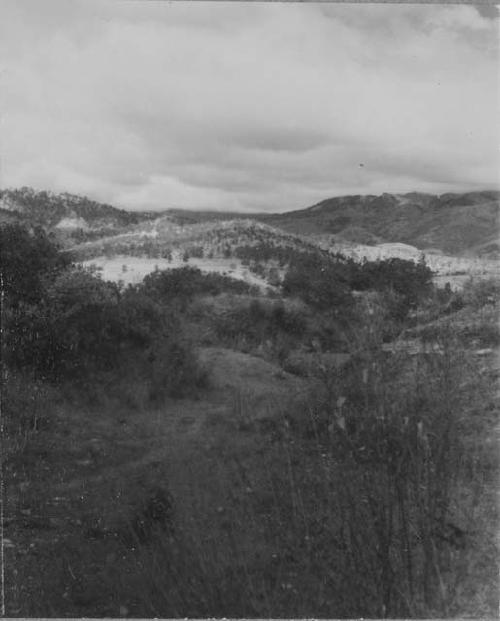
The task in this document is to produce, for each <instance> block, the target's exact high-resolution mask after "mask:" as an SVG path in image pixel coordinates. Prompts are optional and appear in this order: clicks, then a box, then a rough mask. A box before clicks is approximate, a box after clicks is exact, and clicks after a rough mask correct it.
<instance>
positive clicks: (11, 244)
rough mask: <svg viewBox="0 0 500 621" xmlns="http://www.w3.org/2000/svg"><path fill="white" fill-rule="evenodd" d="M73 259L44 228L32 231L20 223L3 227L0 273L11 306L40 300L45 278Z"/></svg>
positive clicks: (0, 240) (1, 231) (1, 229)
mask: <svg viewBox="0 0 500 621" xmlns="http://www.w3.org/2000/svg"><path fill="white" fill-rule="evenodd" d="M70 262H71V259H70V257H69V255H67V254H63V253H60V252H59V248H58V247H57V245H56V244H55V243H54V242H53V240H51V239H50V238H49V237H48V236H47V235H46V233H45V232H44V231H43V229H41V228H35V229H34V230H33V231H29V230H28V229H26V228H25V227H23V226H21V225H18V224H8V225H5V226H2V227H0V272H1V275H2V287H3V292H4V294H5V296H6V298H7V299H6V303H7V304H8V305H10V306H17V305H19V304H20V303H33V302H37V301H38V300H39V299H40V297H41V295H42V291H43V287H44V281H46V280H47V279H49V278H51V277H54V276H55V275H56V274H57V273H59V272H60V271H61V270H63V269H64V268H65V267H67V266H68V265H69V264H70Z"/></svg>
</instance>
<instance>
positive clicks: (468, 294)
mask: <svg viewBox="0 0 500 621" xmlns="http://www.w3.org/2000/svg"><path fill="white" fill-rule="evenodd" d="M462 299H463V301H464V304H468V305H470V306H472V307H473V308H476V309H478V308H481V307H483V306H485V305H487V304H491V305H495V304H497V303H498V302H499V300H500V280H499V279H497V278H488V279H485V280H477V281H474V280H473V279H472V278H470V279H469V280H467V281H466V282H465V283H464V287H463V291H462Z"/></svg>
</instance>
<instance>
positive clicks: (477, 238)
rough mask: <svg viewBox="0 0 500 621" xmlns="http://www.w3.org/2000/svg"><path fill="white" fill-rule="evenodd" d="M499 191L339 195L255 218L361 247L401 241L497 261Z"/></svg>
mask: <svg viewBox="0 0 500 621" xmlns="http://www.w3.org/2000/svg"><path fill="white" fill-rule="evenodd" d="M499 199H500V192H494V191H483V192H468V193H463V194H451V193H449V194H442V195H440V196H436V195H432V194H423V193H418V192H411V193H409V194H382V195H381V196H373V195H367V196H360V195H356V196H341V197H336V198H329V199H326V200H324V201H321V202H320V203H318V204H316V205H313V206H312V207H308V208H307V209H300V210H298V211H290V212H286V213H283V214H271V215H268V216H259V219H260V220H262V221H264V222H266V223H267V224H270V225H272V226H275V227H279V228H280V229H283V230H285V231H289V232H291V233H300V234H302V235H312V236H317V235H325V234H330V235H334V236H336V237H338V239H339V241H351V242H354V243H361V244H369V245H373V244H380V243H394V242H399V243H404V244H408V245H411V246H415V247H416V248H419V249H420V250H425V251H429V250H432V249H434V250H439V251H441V252H443V253H445V254H451V255H460V256H484V257H490V258H494V257H498V256H499V254H500V245H499Z"/></svg>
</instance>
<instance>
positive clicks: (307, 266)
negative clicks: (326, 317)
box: [283, 254, 353, 312]
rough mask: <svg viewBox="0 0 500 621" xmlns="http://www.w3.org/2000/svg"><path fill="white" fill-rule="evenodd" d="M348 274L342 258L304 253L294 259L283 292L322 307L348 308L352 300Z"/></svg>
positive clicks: (342, 309)
mask: <svg viewBox="0 0 500 621" xmlns="http://www.w3.org/2000/svg"><path fill="white" fill-rule="evenodd" d="M348 275H349V270H348V267H347V265H346V263H344V262H343V261H340V260H326V259H324V258H323V257H321V256H319V255H314V254H305V255H303V256H302V257H301V258H300V260H295V261H293V262H292V264H291V266H290V268H289V270H288V271H287V273H286V275H285V278H284V281H283V292H284V293H285V295H288V296H296V297H299V298H301V299H302V300H304V302H306V303H307V304H309V305H311V306H312V307H313V308H316V309H319V310H332V311H333V312H341V311H347V310H348V309H349V308H350V307H351V306H352V304H353V299H352V296H351V293H350V290H349V279H348Z"/></svg>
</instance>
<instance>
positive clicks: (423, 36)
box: [0, 0, 499, 211]
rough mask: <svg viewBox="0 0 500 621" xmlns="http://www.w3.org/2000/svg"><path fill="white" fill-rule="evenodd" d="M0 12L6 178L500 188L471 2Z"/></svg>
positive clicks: (100, 184)
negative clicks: (446, 4) (456, 3)
mask: <svg viewBox="0 0 500 621" xmlns="http://www.w3.org/2000/svg"><path fill="white" fill-rule="evenodd" d="M0 11H1V13H2V15H1V17H2V19H1V25H0V52H1V56H0V57H1V58H2V59H3V60H2V69H3V73H2V78H1V79H2V91H3V93H4V94H3V97H2V100H1V102H0V103H1V106H2V130H1V131H2V134H1V138H2V144H3V147H2V180H1V185H3V186H17V185H33V186H36V187H40V188H46V189H52V190H55V191H70V192H81V193H85V194H89V195H91V196H94V197H95V198H97V199H101V200H105V201H109V202H112V203H116V204H117V205H120V206H124V207H126V208H130V209H151V208H153V209H162V208H166V207H169V206H174V205H175V206H178V207H193V208H200V207H207V208H219V209H236V210H242V211H246V210H252V209H258V210H271V211H273V210H285V209H292V208H299V207H303V206H306V205H308V204H310V203H311V202H315V201H316V200H320V199H322V198H326V197H328V196H332V195H335V194H344V193H356V194H360V193H376V192H383V191H388V192H390V191H410V190H422V191H436V192H440V191H453V190H456V191H461V190H466V189H468V188H474V189H476V188H477V187H488V188H491V187H497V186H498V172H497V171H498V163H499V161H498V159H499V158H498V132H497V128H498V123H497V122H496V118H497V117H496V115H497V111H498V76H497V73H498V19H497V18H495V16H493V15H492V14H491V13H488V14H486V13H485V12H484V11H482V10H481V9H479V10H478V9H476V8H474V7H473V6H438V7H437V6H423V5H418V6H416V5H410V6H408V5H400V6H390V7H387V6H383V5H366V4H361V5H342V4H340V5H334V4H308V3H306V4H286V3H285V4H280V3H267V4H266V3H245V2H241V3H230V2H229V3H224V2H220V3H219V2H217V3H207V2H204V3H201V2H185V3H184V2H175V3H165V2H146V3H145V2H140V1H130V2H120V3H116V2H112V1H90V2H89V1H85V2H84V1H80V2H78V1H75V2H72V3H68V2H66V0H59V1H57V2H56V1H54V0H49V1H48V2H45V3H43V7H42V6H41V5H40V4H36V3H35V2H27V1H25V2H23V1H21V2H19V1H18V0H17V1H16V2H14V1H9V0H4V2H3V3H2V7H1V9H0ZM360 164H363V166H360Z"/></svg>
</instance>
